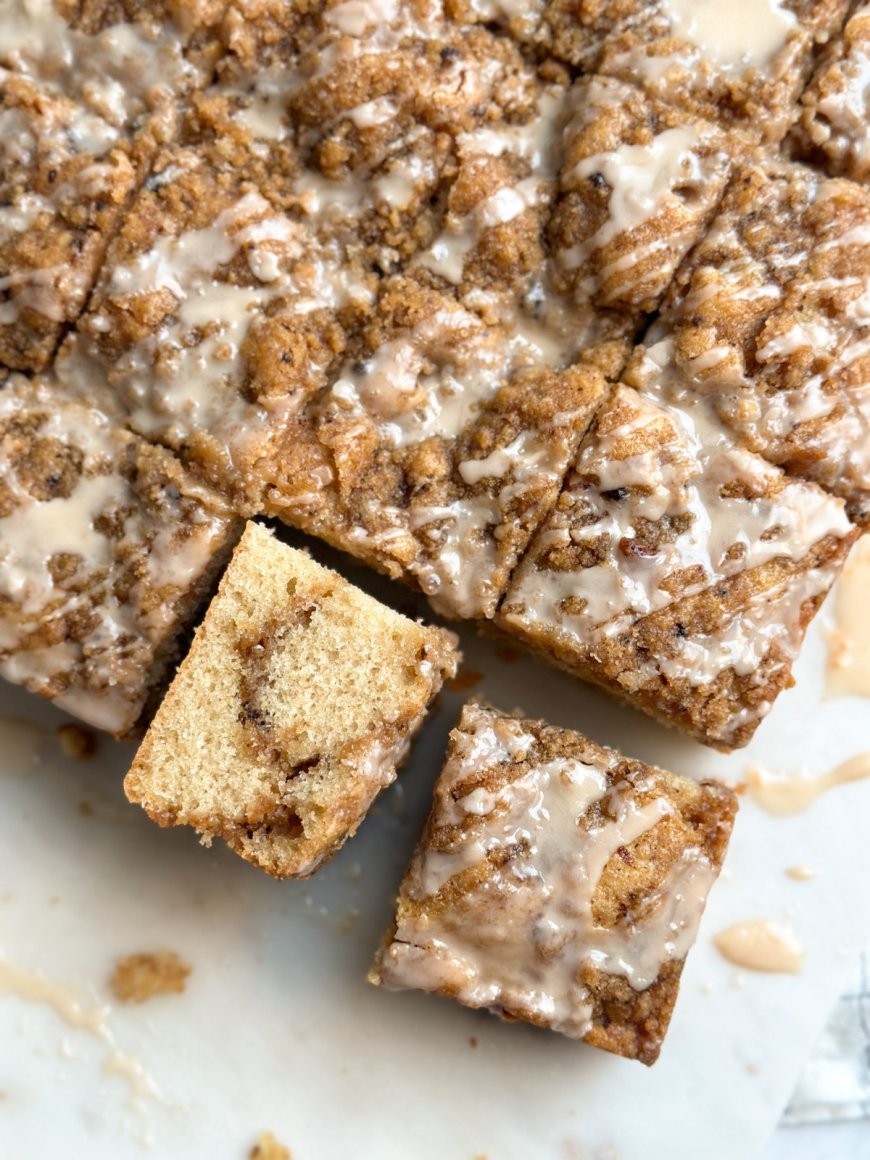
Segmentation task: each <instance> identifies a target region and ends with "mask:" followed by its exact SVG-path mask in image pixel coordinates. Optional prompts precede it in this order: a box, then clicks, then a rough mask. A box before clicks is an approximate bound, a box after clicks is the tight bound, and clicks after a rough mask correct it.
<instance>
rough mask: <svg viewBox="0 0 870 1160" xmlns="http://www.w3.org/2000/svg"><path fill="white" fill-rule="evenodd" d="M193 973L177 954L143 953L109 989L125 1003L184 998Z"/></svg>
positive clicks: (118, 969) (125, 962)
mask: <svg viewBox="0 0 870 1160" xmlns="http://www.w3.org/2000/svg"><path fill="white" fill-rule="evenodd" d="M192 970H193V968H192V967H191V965H190V964H189V963H187V962H185V960H184V959H183V958H182V957H181V956H180V955H178V954H176V953H175V951H156V952H154V951H140V952H137V953H136V954H132V955H124V956H123V958H120V959H119V960H118V962H117V965H116V966H115V969H114V971H113V972H112V977H111V979H110V980H109V986H110V987H111V989H112V993H113V994H114V996H115V998H116V999H118V1000H119V1001H120V1002H121V1003H145V1002H146V1001H147V1000H148V999H153V998H154V997H155V996H157V995H171V994H181V992H182V991H183V990H184V988H185V984H186V981H187V977H188V975H189V974H190V972H191V971H192ZM263 1155H264V1156H265V1155H267V1153H263ZM268 1155H271V1153H268ZM275 1155H276V1156H277V1155H278V1153H277V1152H276V1153H275Z"/></svg>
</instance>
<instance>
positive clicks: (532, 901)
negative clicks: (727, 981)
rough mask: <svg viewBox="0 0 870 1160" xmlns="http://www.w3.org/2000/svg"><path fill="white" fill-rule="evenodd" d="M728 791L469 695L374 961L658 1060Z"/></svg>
mask: <svg viewBox="0 0 870 1160" xmlns="http://www.w3.org/2000/svg"><path fill="white" fill-rule="evenodd" d="M736 810H737V799H736V797H735V796H734V794H733V793H732V791H731V790H730V789H728V788H726V787H725V786H724V785H720V784H718V783H717V782H713V781H702V782H696V781H693V780H691V779H689V778H685V777H676V776H675V775H674V774H671V773H665V772H664V771H663V770H660V769H655V768H653V767H651V766H648V765H644V763H643V762H641V761H633V760H631V759H629V758H625V757H622V756H621V755H620V754H618V753H616V752H614V751H613V750H612V749H605V748H603V747H602V746H600V745H596V744H595V743H594V742H592V741H589V740H588V739H587V738H586V737H583V736H581V734H579V733H574V732H571V731H570V730H567V729H557V728H555V727H554V726H551V725H547V724H545V723H544V722H542V721H522V720H518V719H516V718H513V717H508V716H505V715H503V714H501V713H499V712H497V711H495V710H493V709H489V708H484V707H482V706H480V705H476V704H473V703H472V704H470V705H466V707H465V710H464V712H463V715H462V720H461V721H460V724H459V727H458V729H456V730H454V732H453V733H452V734H451V738H450V749H449V752H448V756H447V762H446V764H445V766H444V769H443V771H442V773H441V776H440V778H439V780H438V782H437V784H436V787H435V801H434V805H433V808H432V813H431V814H430V817H429V820H428V822H427V824H426V829H425V831H424V833H423V837H422V839H421V841H420V844H419V846H418V848H417V851H416V853H415V854H414V857H413V860H412V862H411V865H410V867H409V869H408V872H407V874H406V876H405V880H404V882H403V883H402V887H401V890H400V892H399V903H398V914H397V917H396V922H395V925H394V926H393V928H392V930H391V931H390V933H389V935H388V937H387V939H386V941H385V943H384V946H383V947H382V949H381V951H380V953H379V955H378V958H377V961H376V963H375V966H374V967H373V968H372V971H371V973H370V975H369V979H370V981H371V982H373V983H378V984H381V985H383V986H386V987H391V988H405V987H410V988H416V989H418V990H422V991H430V992H434V993H436V994H440V995H447V996H450V997H452V998H455V999H457V1000H458V1001H459V1002H460V1003H464V1004H465V1005H466V1006H468V1007H486V1008H489V1009H490V1010H491V1011H494V1012H495V1013H496V1014H499V1015H501V1016H503V1017H504V1018H507V1019H524V1020H527V1021H528V1022H530V1023H534V1024H536V1025H537V1026H539V1027H547V1028H550V1029H551V1030H554V1031H560V1032H562V1033H563V1034H564V1035H567V1036H569V1037H571V1038H572V1039H583V1040H585V1041H586V1042H587V1043H590V1044H592V1045H593V1046H595V1047H602V1048H604V1049H605V1050H607V1051H612V1052H614V1053H616V1054H617V1055H623V1056H626V1057H627V1058H629V1059H639V1060H641V1062H643V1063H646V1064H652V1063H655V1061H656V1059H657V1058H658V1054H659V1051H660V1050H661V1045H662V1041H663V1039H664V1037H665V1034H666V1032H667V1028H668V1023H669V1021H670V1018H671V1012H672V1010H673V1007H674V1003H675V1001H676V997H677V991H678V988H679V981H680V974H681V972H682V969H683V963H684V961H685V958H686V954H687V952H688V950H689V948H690V946H691V945H692V943H693V942H694V939H695V934H696V931H697V927H698V924H699V922H700V919H701V915H702V913H703V910H704V904H705V902H706V898H707V893H708V891H709V890H710V887H711V886H712V884H713V882H714V881H715V879H716V876H717V874H718V873H719V869H720V867H721V865H722V860H723V858H724V856H725V849H726V847H727V844H728V838H729V836H730V833H731V827H732V825H733V821H734V815H735V813H736Z"/></svg>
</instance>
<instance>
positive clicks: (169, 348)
mask: <svg viewBox="0 0 870 1160" xmlns="http://www.w3.org/2000/svg"><path fill="white" fill-rule="evenodd" d="M258 165H259V160H258V158H257V157H256V155H255V154H254V153H252V152H251V151H250V150H249V149H247V148H246V147H245V145H244V144H240V146H239V151H238V153H237V154H233V155H231V156H230V157H228V158H227V159H223V158H219V159H215V158H214V157H213V155H212V153H211V152H210V151H209V150H208V149H206V150H201V149H198V148H195V147H193V146H192V145H188V144H185V145H181V144H179V145H175V146H169V147H167V148H165V149H164V150H162V151H161V153H160V154H159V155H158V157H157V159H156V160H155V163H154V166H153V168H152V171H151V174H150V176H149V178H148V180H147V181H146V182H145V184H144V186H143V187H142V188H141V189H140V191H139V193H138V194H137V196H136V198H135V200H134V202H133V204H132V206H131V207H130V210H129V211H128V213H127V214H126V215H125V220H124V223H123V226H122V227H121V229H120V230H119V231H118V234H117V235H116V237H115V239H114V240H113V242H112V244H111V246H110V248H109V252H108V255H107V258H106V261H105V264H104V266H103V270H102V273H101V276H100V278H99V280H98V283H97V286H96V288H95V291H94V294H93V296H92V299H91V302H90V305H89V309H88V312H87V314H86V315H84V316H83V317H82V318H81V319H80V321H79V325H78V331H77V333H76V335H75V336H74V337H72V338H71V340H70V341H69V342H68V343H67V344H65V347H64V348H63V349H62V350H61V352H60V356H59V359H58V365H57V374H58V376H59V378H60V379H61V380H62V382H63V385H64V389H65V390H66V391H67V392H68V393H70V394H74V395H75V394H77V395H80V396H86V397H90V398H93V397H95V395H98V396H99V397H100V398H101V399H102V400H104V404H103V405H104V406H105V407H107V408H113V409H114V412H115V413H116V414H117V416H118V417H119V419H121V420H122V421H123V422H125V423H127V424H129V425H130V426H131V427H132V428H133V429H134V430H135V431H137V432H138V433H139V434H140V435H142V436H144V437H145V438H147V439H149V440H152V441H156V442H159V443H161V444H164V445H165V446H168V447H170V448H172V449H173V450H175V451H177V453H178V454H179V455H180V456H181V457H182V458H183V460H184V461H185V463H186V464H187V465H188V466H189V467H190V468H191V470H193V471H195V472H196V473H197V474H199V475H201V476H202V477H203V478H205V479H206V480H207V481H208V482H209V483H210V484H212V485H214V486H215V487H217V488H219V489H220V490H221V491H222V492H223V493H224V494H226V495H227V496H229V497H230V498H231V500H232V502H233V503H234V504H235V506H236V507H237V509H238V510H239V511H242V512H254V511H257V510H259V508H260V507H261V504H262V496H263V492H264V490H265V487H266V486H267V484H268V482H269V480H270V478H271V475H270V471H271V470H272V468H271V466H270V465H271V456H272V455H273V453H274V450H275V447H276V445H277V441H278V437H279V435H280V434H281V432H282V431H284V430H285V429H286V427H287V424H288V422H289V419H290V418H291V417H292V415H293V414H294V412H295V411H296V410H297V409H298V408H299V407H300V406H301V405H302V403H303V401H304V399H305V398H306V397H307V396H308V395H309V394H313V393H315V392H316V391H317V390H318V388H320V387H322V386H323V385H324V384H325V383H327V382H328V381H329V379H330V373H331V370H332V368H333V366H337V365H338V363H339V360H340V359H341V356H342V354H343V351H344V348H345V346H346V344H347V332H348V330H350V329H352V321H353V318H354V316H355V314H356V313H358V312H359V310H360V309H364V308H365V306H366V304H367V301H368V299H369V298H370V296H371V293H372V291H371V290H370V289H369V286H368V282H371V281H372V280H373V279H372V276H370V275H367V274H366V272H365V271H361V272H360V274H359V278H357V279H355V278H354V273H353V271H354V267H353V263H352V261H351V260H350V259H348V258H347V256H346V255H345V254H344V253H343V252H342V250H341V248H340V247H337V246H333V247H330V246H326V245H324V244H323V243H322V242H321V241H320V240H319V239H318V237H317V234H316V233H315V231H314V230H313V229H312V228H311V226H310V225H309V224H308V223H307V222H306V221H305V220H303V219H302V218H300V217H299V216H293V215H291V214H289V213H285V212H284V211H283V210H281V209H279V208H276V207H275V205H274V204H273V202H271V201H270V200H269V199H268V198H267V197H266V196H265V195H264V194H263V193H262V192H260V189H259V188H258V186H257V183H256V181H255V180H252V177H251V172H252V168H253V170H254V173H255V174H256V168H257V166H258ZM280 181H281V178H280V175H275V176H274V178H273V181H272V186H271V187H270V189H271V188H275V187H277V186H278V185H279V184H280ZM367 279H368V282H367Z"/></svg>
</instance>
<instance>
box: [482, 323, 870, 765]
mask: <svg viewBox="0 0 870 1160" xmlns="http://www.w3.org/2000/svg"><path fill="white" fill-rule="evenodd" d="M672 359H673V351H672V347H671V346H670V344H669V343H667V342H663V343H662V344H661V345H660V346H656V347H652V348H649V349H646V350H643V351H641V352H639V353H638V356H637V359H636V362H637V364H638V365H639V366H640V367H641V368H642V380H643V383H644V388H645V389H644V391H643V392H640V391H636V390H634V389H632V388H631V387H629V386H626V385H624V384H620V385H619V386H618V387H617V388H616V390H615V391H614V393H613V396H612V398H611V399H610V400H609V402H608V403H607V405H606V406H605V407H604V408H602V410H601V411H600V412H599V414H598V417H597V420H596V424H595V426H594V428H593V430H592V431H591V432H590V433H589V435H588V436H587V437H586V438H585V439H584V441H583V443H582V444H581V447H580V450H579V452H578V455H577V458H576V460H575V462H574V464H573V468H572V470H571V471H570V473H569V474H568V477H567V480H566V483H565V487H564V489H563V491H562V494H561V495H560V496H559V500H558V502H557V504H556V506H555V508H554V510H553V512H552V514H551V515H550V517H549V519H548V520H547V521H546V523H545V524H544V525H543V526H542V528H541V530H540V531H539V533H538V535H537V536H536V538H535V540H534V541H533V542H532V545H531V547H530V549H529V551H528V553H527V554H526V556H525V557H524V559H523V561H522V563H521V564H520V566H519V568H518V569H517V571H516V573H515V575H514V577H513V580H512V582H511V585H510V588H509V589H508V592H507V595H506V597H505V600H504V602H503V604H502V606H501V609H500V611H499V615H498V620H497V623H498V625H499V626H500V627H501V628H503V629H504V630H505V631H506V632H508V633H510V634H512V635H513V636H514V637H516V638H518V639H520V640H522V641H523V642H524V643H525V644H527V645H528V646H529V647H531V648H533V649H535V650H536V651H538V652H540V653H541V654H542V655H543V656H544V657H545V658H546V659H549V660H552V661H554V662H555V663H556V664H558V665H561V666H562V667H564V668H566V669H568V670H569V671H571V672H574V673H576V674H578V675H579V676H581V677H583V678H585V679H586V680H590V681H592V682H594V683H596V684H599V685H601V686H602V687H603V688H605V689H608V690H610V691H611V692H613V693H615V694H616V695H617V696H619V697H621V698H624V699H626V700H627V701H629V703H631V704H632V705H634V706H635V707H637V708H640V709H642V710H644V711H645V712H647V713H649V714H650V715H651V716H653V717H656V718H657V719H658V720H660V721H662V722H663V723H664V724H667V725H671V726H674V727H676V728H678V729H681V730H683V731H684V732H686V733H688V734H690V735H691V736H693V737H695V738H697V740H699V741H701V742H703V743H704V744H707V745H712V746H714V747H716V748H718V749H724V750H726V751H727V750H730V749H734V748H737V747H739V746H742V745H745V744H747V743H748V741H749V740H750V738H751V737H752V735H753V733H754V731H755V729H756V728H757V726H758V724H759V722H760V721H761V720H762V718H763V717H764V716H765V715H766V714H767V713H768V712H769V710H770V708H771V706H772V704H773V702H774V700H775V698H776V697H777V695H778V694H779V693H780V692H781V691H782V689H784V688H788V687H789V686H790V685H791V684H792V683H793V682H792V678H791V664H792V662H793V660H794V659H795V657H796V656H797V653H798V650H799V648H800V644H801V641H802V640H803V636H804V632H805V630H806V627H807V625H808V624H809V622H810V620H811V619H812V617H813V615H814V613H815V611H816V610H817V608H818V606H819V604H820V603H821V601H822V599H823V598H824V596H825V594H826V593H827V591H828V589H829V588H830V586H831V585H832V584H833V582H834V580H835V579H836V577H837V575H838V573H839V570H840V568H841V566H842V563H843V560H844V557H845V555H846V553H847V551H848V549H849V547H850V546H851V544H852V542H853V541H854V539H855V537H856V536H857V530H856V529H854V528H852V526H851V524H850V522H849V520H848V518H847V515H846V512H845V509H844V504H843V501H842V500H840V499H836V498H833V497H831V496H828V495H827V494H826V493H825V492H824V491H822V490H821V488H818V487H817V486H816V485H815V484H812V483H808V482H806V481H803V480H800V479H791V478H789V477H788V476H786V475H785V474H783V472H782V471H780V470H779V468H776V467H773V466H771V465H770V464H768V463H767V462H766V461H765V460H764V459H762V458H761V457H760V456H758V455H755V454H753V453H752V452H749V451H747V450H746V449H745V448H743V447H741V446H740V445H739V444H737V443H736V442H735V441H734V440H732V439H731V438H730V437H729V435H728V434H727V432H726V431H724V430H723V428H722V426H721V424H719V423H718V422H717V421H716V418H715V415H714V414H713V413H712V412H711V411H710V410H709V409H708V408H707V407H706V406H705V405H704V403H703V401H696V404H695V405H694V406H689V405H687V404H685V403H684V402H683V403H680V402H675V401H672V400H671V399H670V397H669V395H668V390H667V385H668V382H669V379H670V376H671V375H672V373H673V361H672ZM637 377H638V379H639V378H640V375H638V376H637Z"/></svg>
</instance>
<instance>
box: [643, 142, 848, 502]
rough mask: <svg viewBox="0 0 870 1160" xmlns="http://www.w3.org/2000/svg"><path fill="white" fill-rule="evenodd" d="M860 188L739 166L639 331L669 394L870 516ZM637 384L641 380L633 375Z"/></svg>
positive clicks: (792, 168)
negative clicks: (666, 345) (667, 346)
mask: <svg viewBox="0 0 870 1160" xmlns="http://www.w3.org/2000/svg"><path fill="white" fill-rule="evenodd" d="M868 269H870V190H868V189H867V188H866V187H864V186H860V185H858V184H856V183H854V182H851V181H847V180H845V179H828V178H825V177H824V176H822V175H820V174H819V173H817V172H815V171H813V170H811V169H808V168H807V167H805V166H803V165H795V164H791V163H788V162H776V161H769V162H766V163H763V164H762V163H759V164H749V165H745V166H741V167H740V169H739V170H738V171H737V172H735V174H734V177H733V178H732V180H731V184H730V186H729V188H728V192H727V194H726V196H725V199H724V201H723V203H722V205H721V207H720V209H719V211H718V213H717V215H716V218H715V219H714V222H713V225H712V226H711V228H710V230H709V232H708V233H707V235H706V236H705V237H704V238H703V240H702V241H701V242H700V244H699V245H698V246H697V247H696V249H695V250H694V252H693V253H692V255H691V256H690V258H689V260H688V261H687V262H686V263H685V264H684V265H683V267H682V268H681V269H680V271H679V272H678V275H677V278H676V279H675V281H674V283H673V285H672V287H671V289H670V291H669V293H668V295H667V297H666V299H665V302H664V305H663V308H662V317H661V320H660V322H659V323H657V324H656V325H655V326H654V328H653V330H652V332H651V334H650V335H649V336H648V338H647V339H646V343H647V345H649V346H652V345H655V344H656V343H658V342H659V341H663V340H665V339H668V340H669V341H672V343H673V352H674V368H673V370H674V373H673V374H672V375H671V381H670V386H669V389H670V391H671V393H672V394H673V393H675V392H676V393H677V394H685V395H698V396H701V397H704V398H706V399H708V400H709V401H710V403H711V405H712V407H713V408H714V410H715V412H716V414H717V416H718V418H719V419H720V421H721V422H722V423H724V424H725V425H726V426H727V428H728V429H729V430H730V431H731V432H732V433H733V435H734V437H735V438H736V439H737V440H738V441H740V442H742V443H743V444H745V445H746V446H747V447H749V448H751V449H752V450H753V451H756V452H758V453H759V454H761V455H763V456H765V458H767V459H768V460H770V462H771V463H776V464H779V465H780V466H782V467H783V468H784V469H785V470H786V471H787V472H788V473H789V474H790V475H798V476H802V477H803V478H805V479H810V480H813V481H815V482H816V483H819V484H821V485H822V486H823V487H825V488H827V489H828V490H830V491H832V492H833V493H834V494H835V495H839V496H842V497H843V498H844V499H845V500H846V501H847V503H848V505H849V512H850V515H851V516H852V518H853V519H854V520H855V521H856V522H858V523H864V522H866V521H867V520H868V519H870V439H868V430H870V289H868V281H867V271H868ZM638 383H639V384H640V385H642V381H641V379H639V380H638Z"/></svg>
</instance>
